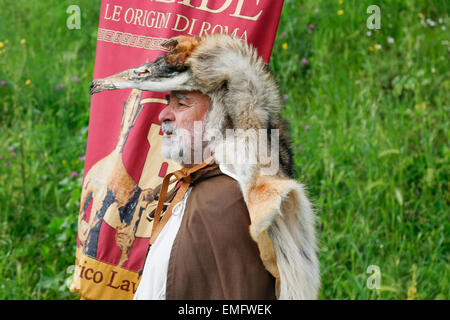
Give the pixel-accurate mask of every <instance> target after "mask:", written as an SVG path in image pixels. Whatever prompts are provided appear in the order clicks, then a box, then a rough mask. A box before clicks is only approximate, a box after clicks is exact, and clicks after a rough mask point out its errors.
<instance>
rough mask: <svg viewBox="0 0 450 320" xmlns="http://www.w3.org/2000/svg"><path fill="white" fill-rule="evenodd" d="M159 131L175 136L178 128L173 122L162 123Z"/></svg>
mask: <svg viewBox="0 0 450 320" xmlns="http://www.w3.org/2000/svg"><path fill="white" fill-rule="evenodd" d="M161 131H162V132H163V133H164V134H172V135H174V136H175V135H177V133H178V128H177V126H176V124H175V123H174V122H170V121H164V122H163V123H162V124H161Z"/></svg>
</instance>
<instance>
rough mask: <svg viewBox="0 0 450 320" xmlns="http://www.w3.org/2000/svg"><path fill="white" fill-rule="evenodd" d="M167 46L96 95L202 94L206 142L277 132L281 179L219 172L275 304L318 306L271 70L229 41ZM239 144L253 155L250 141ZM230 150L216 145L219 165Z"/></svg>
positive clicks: (306, 211)
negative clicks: (239, 196)
mask: <svg viewBox="0 0 450 320" xmlns="http://www.w3.org/2000/svg"><path fill="white" fill-rule="evenodd" d="M165 46H166V47H167V48H168V49H169V52H168V53H167V54H165V55H163V56H160V57H159V58H157V59H156V60H155V61H154V62H153V63H146V64H144V65H142V66H140V67H136V68H131V69H128V70H125V71H123V72H121V73H118V74H116V75H113V76H111V77H108V78H105V79H99V80H95V81H94V82H93V83H92V85H91V93H96V92H100V91H102V90H113V89H121V88H136V89H141V90H152V91H168V90H199V91H201V92H202V93H204V94H206V95H208V96H209V97H210V98H211V101H212V104H211V105H212V107H211V110H210V111H209V114H208V118H207V123H206V133H207V135H208V132H213V131H214V130H219V131H220V132H221V133H222V135H224V134H225V131H226V129H243V130H250V129H254V130H258V129H263V130H269V131H270V129H279V130H280V131H279V132H280V137H279V139H280V140H279V160H280V170H279V171H278V172H277V173H276V174H273V175H272V176H267V175H264V174H261V172H262V169H263V168H262V166H261V165H260V164H258V163H257V164H245V163H244V164H238V163H231V164H230V163H221V165H225V166H227V168H228V170H229V171H232V172H233V173H234V174H235V176H236V177H237V180H238V182H239V184H240V187H241V190H242V192H243V195H244V199H245V201H246V203H247V207H248V209H249V215H250V220H251V225H250V230H249V231H250V234H251V236H252V238H253V239H254V240H255V242H256V243H257V244H258V247H259V249H260V255H261V259H262V261H263V263H264V265H265V267H266V269H267V270H268V271H269V272H270V273H271V274H272V275H273V276H274V277H275V279H276V283H277V296H278V298H279V299H315V298H317V295H318V290H319V287H320V272H319V261H318V259H317V250H318V248H317V244H316V237H315V215H314V211H313V209H312V205H311V203H310V202H309V200H308V198H307V195H306V192H305V190H304V186H303V185H302V184H300V183H298V182H297V181H295V180H294V179H293V159H292V151H291V147H290V139H289V136H288V130H287V126H286V123H285V121H284V120H283V119H282V117H281V116H280V113H281V107H282V103H281V99H280V93H279V89H278V87H277V84H276V82H275V80H274V77H273V75H272V73H271V72H270V70H269V68H268V66H267V64H266V63H264V61H263V60H262V59H261V58H260V57H259V56H258V54H257V51H256V49H254V48H253V47H252V46H251V45H248V44H247V43H244V42H242V41H241V40H239V39H237V38H234V37H232V36H229V35H225V34H213V35H207V36H204V37H201V38H200V37H184V36H181V37H175V38H173V39H170V40H169V41H167V42H166V43H165ZM269 136H270V135H269ZM238 139H239V137H238ZM241 142H242V145H243V146H244V147H245V148H247V149H248V150H250V149H251V148H250V146H249V145H247V144H246V143H247V142H246V141H244V140H242V141H241ZM226 144H227V141H226V140H225V141H224V140H222V141H220V140H219V141H214V142H211V145H212V152H213V153H214V155H215V157H216V160H217V161H218V162H219V163H220V160H219V159H222V158H221V157H220V153H221V152H224V151H223V150H224V148H223V147H224V146H226Z"/></svg>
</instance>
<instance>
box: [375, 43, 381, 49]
mask: <svg viewBox="0 0 450 320" xmlns="http://www.w3.org/2000/svg"><path fill="white" fill-rule="evenodd" d="M374 48H375V50H381V49H382V48H383V47H382V46H381V44H376V45H375V46H374Z"/></svg>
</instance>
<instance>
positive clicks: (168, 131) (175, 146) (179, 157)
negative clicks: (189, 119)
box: [161, 121, 207, 167]
mask: <svg viewBox="0 0 450 320" xmlns="http://www.w3.org/2000/svg"><path fill="white" fill-rule="evenodd" d="M194 127H195V129H194V134H193V135H191V133H190V132H189V131H188V130H185V129H181V130H180V129H178V128H177V126H176V125H175V123H174V122H168V121H166V122H163V123H162V125H161V130H162V132H163V133H164V136H163V141H162V146H161V154H162V156H163V157H165V158H168V159H172V160H173V161H175V162H177V163H179V164H181V165H183V166H185V167H189V166H192V165H193V164H197V163H201V162H202V161H203V160H204V159H203V150H204V148H205V147H206V146H207V143H206V142H204V141H203V132H204V125H201V126H198V125H194ZM200 128H201V131H199V130H200Z"/></svg>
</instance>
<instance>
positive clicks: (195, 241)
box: [166, 169, 276, 300]
mask: <svg viewBox="0 0 450 320" xmlns="http://www.w3.org/2000/svg"><path fill="white" fill-rule="evenodd" d="M192 186H193V188H192V191H191V193H190V194H189V197H188V199H187V203H186V209H185V212H184V216H183V220H182V222H181V226H180V229H179V231H178V234H177V236H176V238H175V241H174V243H173V247H172V251H171V254H170V260H169V268H168V272H167V283H166V299H186V300H189V299H276V297H275V279H274V278H273V277H272V275H271V274H270V273H269V272H268V271H267V270H266V269H265V268H264V265H263V263H262V261H261V259H260V257H259V250H258V247H257V245H256V243H255V242H254V241H253V240H252V238H251V237H250V233H249V225H250V218H249V214H248V210H247V206H246V204H245V202H244V199H243V196H242V192H241V190H240V188H239V185H238V183H237V182H236V181H235V180H233V179H232V178H230V177H228V176H226V175H224V174H223V173H222V172H220V170H219V169H215V170H213V171H211V172H208V173H207V174H205V175H204V176H202V177H201V178H199V179H198V180H197V181H196V182H195V183H194V184H193V185H192Z"/></svg>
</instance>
